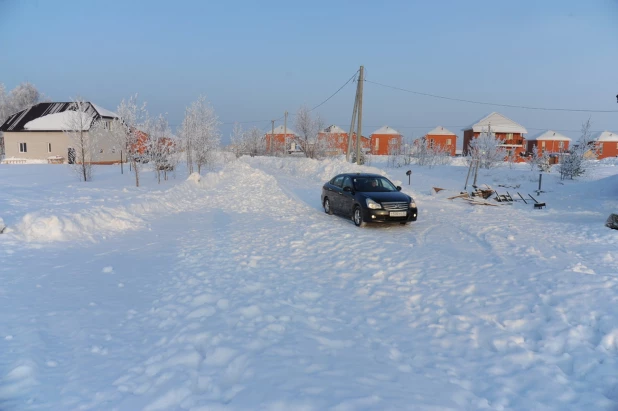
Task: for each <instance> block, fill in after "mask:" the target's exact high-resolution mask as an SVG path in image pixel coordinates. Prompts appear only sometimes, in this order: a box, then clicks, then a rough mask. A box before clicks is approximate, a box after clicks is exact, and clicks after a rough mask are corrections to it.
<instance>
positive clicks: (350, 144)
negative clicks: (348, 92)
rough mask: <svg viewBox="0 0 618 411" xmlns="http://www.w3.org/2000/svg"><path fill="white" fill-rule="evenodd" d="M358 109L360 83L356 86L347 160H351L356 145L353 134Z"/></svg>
mask: <svg viewBox="0 0 618 411" xmlns="http://www.w3.org/2000/svg"><path fill="white" fill-rule="evenodd" d="M357 109H358V85H357V86H356V96H355V97H354V109H353V110H352V121H351V122H350V134H348V150H347V151H346V153H345V161H346V162H348V163H349V162H350V154H352V147H353V146H354V144H353V140H352V138H353V137H352V136H353V135H354V123H355V122H356V111H357Z"/></svg>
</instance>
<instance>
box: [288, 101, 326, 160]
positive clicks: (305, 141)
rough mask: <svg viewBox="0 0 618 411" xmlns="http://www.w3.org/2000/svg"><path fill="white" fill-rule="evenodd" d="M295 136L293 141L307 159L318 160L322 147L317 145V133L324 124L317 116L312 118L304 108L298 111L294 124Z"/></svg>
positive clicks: (309, 112)
mask: <svg viewBox="0 0 618 411" xmlns="http://www.w3.org/2000/svg"><path fill="white" fill-rule="evenodd" d="M294 124H295V126H296V132H297V133H298V135H297V136H295V137H294V141H295V142H296V144H297V145H298V147H299V148H300V150H301V151H302V152H303V153H304V154H305V157H307V158H318V157H319V156H321V155H322V153H321V151H322V147H320V144H318V133H319V131H320V130H321V129H323V128H324V122H323V121H322V119H321V118H320V116H319V115H316V116H315V117H313V116H312V115H311V110H309V109H308V108H307V107H306V106H303V107H301V108H300V109H298V112H297V113H296V119H295V122H294Z"/></svg>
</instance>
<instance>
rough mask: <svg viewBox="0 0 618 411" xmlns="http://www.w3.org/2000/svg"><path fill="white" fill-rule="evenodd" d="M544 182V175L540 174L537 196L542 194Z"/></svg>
mask: <svg viewBox="0 0 618 411" xmlns="http://www.w3.org/2000/svg"><path fill="white" fill-rule="evenodd" d="M542 181H543V173H539V189H538V190H537V191H538V192H537V195H540V194H541V182H542Z"/></svg>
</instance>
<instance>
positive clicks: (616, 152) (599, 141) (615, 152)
mask: <svg viewBox="0 0 618 411" xmlns="http://www.w3.org/2000/svg"><path fill="white" fill-rule="evenodd" d="M594 140H595V145H596V151H597V154H598V156H597V158H598V159H599V160H600V159H602V158H608V157H618V133H613V132H611V131H603V132H601V133H598V134H597V135H596V136H595V137H594Z"/></svg>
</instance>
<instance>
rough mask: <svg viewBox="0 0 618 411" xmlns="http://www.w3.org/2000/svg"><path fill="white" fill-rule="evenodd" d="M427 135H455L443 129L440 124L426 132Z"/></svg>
mask: <svg viewBox="0 0 618 411" xmlns="http://www.w3.org/2000/svg"><path fill="white" fill-rule="evenodd" d="M427 135H428V136H430V135H431V136H455V135H456V134H455V133H453V132H452V131H449V130H447V129H445V128H444V127H442V126H438V127H436V128H434V129H433V130H431V131H430V132H429V133H427Z"/></svg>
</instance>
